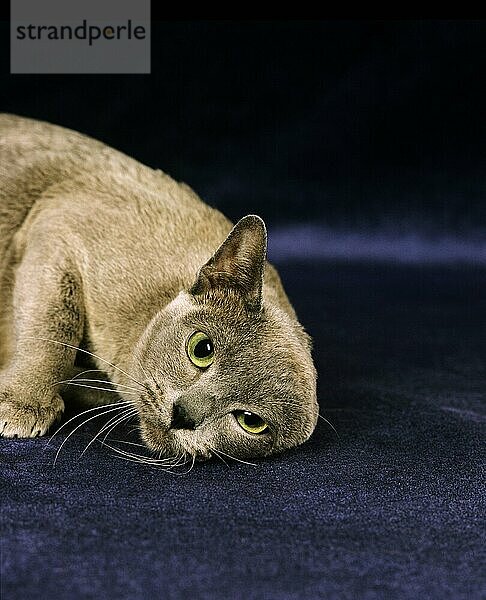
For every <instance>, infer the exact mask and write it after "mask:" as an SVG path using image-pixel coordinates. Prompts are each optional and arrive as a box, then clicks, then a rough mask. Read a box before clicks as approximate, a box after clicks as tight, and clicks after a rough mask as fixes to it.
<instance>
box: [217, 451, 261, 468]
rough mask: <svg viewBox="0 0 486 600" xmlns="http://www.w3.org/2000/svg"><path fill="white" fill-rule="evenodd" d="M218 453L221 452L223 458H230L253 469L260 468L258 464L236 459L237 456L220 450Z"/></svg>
mask: <svg viewBox="0 0 486 600" xmlns="http://www.w3.org/2000/svg"><path fill="white" fill-rule="evenodd" d="M213 450H214V448H213ZM218 452H220V453H221V454H222V455H223V456H227V457H228V458H231V459H232V460H236V461H238V462H240V463H243V464H244V465H251V466H252V467H257V466H258V465H257V464H256V463H252V462H248V461H246V460H242V459H241V458H236V456H231V454H227V453H226V452H223V451H222V450H218Z"/></svg>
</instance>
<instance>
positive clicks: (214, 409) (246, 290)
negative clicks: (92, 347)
mask: <svg viewBox="0 0 486 600" xmlns="http://www.w3.org/2000/svg"><path fill="white" fill-rule="evenodd" d="M265 254H266V230H265V225H264V223H263V221H262V220H261V219H260V218H259V217H256V216H253V215H250V216H248V217H245V218H243V219H241V220H240V221H239V222H238V223H237V225H236V226H235V227H234V228H233V230H232V231H231V233H230V234H229V235H228V237H227V238H226V240H225V241H224V242H223V244H222V245H221V246H220V248H219V249H218V250H217V251H216V253H215V254H214V255H213V256H212V258H211V259H210V260H209V261H208V262H207V263H206V264H205V265H203V266H202V268H201V269H200V270H199V273H198V275H197V277H196V280H195V282H194V285H193V286H192V288H191V289H189V290H187V291H183V292H181V293H180V294H179V295H178V296H177V297H176V298H175V299H174V300H173V301H172V302H171V303H170V304H168V305H167V306H166V307H165V308H164V309H163V310H162V311H160V312H159V313H158V314H157V315H156V316H155V317H154V319H153V320H152V322H151V323H150V325H149V326H148V328H147V330H146V331H145V333H144V335H143V337H142V339H141V340H140V342H139V344H138V346H137V349H136V352H135V356H134V361H133V370H134V371H135V372H137V374H138V377H140V378H143V381H144V383H145V385H146V386H147V391H146V392H145V393H143V394H142V395H141V397H140V399H139V400H138V404H137V406H138V409H139V415H140V429H141V434H142V437H143V439H144V441H145V443H146V444H147V446H148V447H149V448H150V449H151V450H153V451H155V452H157V453H160V455H163V456H175V457H178V456H182V455H184V456H188V455H189V456H195V457H196V458H197V459H200V460H204V459H206V458H209V457H211V456H212V455H213V454H216V455H217V453H218V452H220V453H222V456H225V455H230V456H232V457H236V458H242V459H245V458H252V457H259V456H268V455H270V454H273V453H276V452H279V451H281V450H284V449H286V448H291V447H293V446H296V445H298V444H301V443H302V442H304V441H305V440H306V439H307V438H308V437H309V436H310V435H311V433H312V431H313V430H314V427H315V425H316V421H317V414H318V409H317V401H316V372H315V368H314V365H313V362H312V358H311V353H310V338H309V337H308V336H307V334H306V333H305V332H304V331H303V329H302V327H301V326H300V324H299V323H298V321H297V320H296V318H295V316H294V314H293V311H292V309H291V308H290V306H289V305H288V304H287V305H286V306H288V309H287V310H286V309H285V302H286V300H285V301H284V308H279V307H278V306H277V304H276V302H275V298H276V294H278V292H276V291H275V290H274V289H270V288H269V287H268V286H265V285H264V278H265V265H266V263H265ZM269 268H270V267H268V266H267V269H269ZM280 293H283V292H280ZM281 304H282V303H281Z"/></svg>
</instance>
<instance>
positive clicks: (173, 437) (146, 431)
mask: <svg viewBox="0 0 486 600" xmlns="http://www.w3.org/2000/svg"><path fill="white" fill-rule="evenodd" d="M140 435H141V437H142V440H143V442H144V443H145V445H146V446H147V447H148V449H149V450H150V451H152V452H154V453H155V454H157V456H159V457H161V458H174V457H176V458H179V457H181V458H188V457H190V458H191V459H192V458H194V459H195V460H196V461H198V462H204V461H206V460H209V459H210V458H211V457H212V453H211V452H210V451H209V450H207V449H204V448H201V447H200V446H199V445H198V444H196V443H195V441H194V439H193V436H191V435H187V434H185V433H184V432H182V431H181V430H178V431H174V430H172V429H167V428H163V427H160V426H155V425H153V424H151V423H150V422H148V421H145V422H143V421H142V422H141V423H140ZM191 438H192V439H191Z"/></svg>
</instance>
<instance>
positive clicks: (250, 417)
mask: <svg viewBox="0 0 486 600" xmlns="http://www.w3.org/2000/svg"><path fill="white" fill-rule="evenodd" d="M235 417H236V420H237V421H238V423H239V424H240V427H242V428H243V429H244V430H245V431H248V433H264V432H265V431H267V429H268V425H267V424H266V423H265V421H264V420H263V419H262V418H261V417H259V416H258V415H256V414H255V413H252V412H250V411H248V410H235Z"/></svg>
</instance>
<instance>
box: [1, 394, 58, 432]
mask: <svg viewBox="0 0 486 600" xmlns="http://www.w3.org/2000/svg"><path fill="white" fill-rule="evenodd" d="M63 410H64V403H63V401H62V399H61V397H60V396H55V397H54V398H53V399H52V400H51V401H50V402H49V403H42V404H41V403H34V402H20V401H15V400H12V399H9V400H1V401H0V423H1V424H2V425H1V431H0V436H1V437H5V438H35V437H39V436H41V435H45V434H46V433H47V431H48V429H49V428H50V427H51V425H53V424H54V423H55V422H57V421H58V420H59V419H60V418H61V415H62V413H63Z"/></svg>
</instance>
